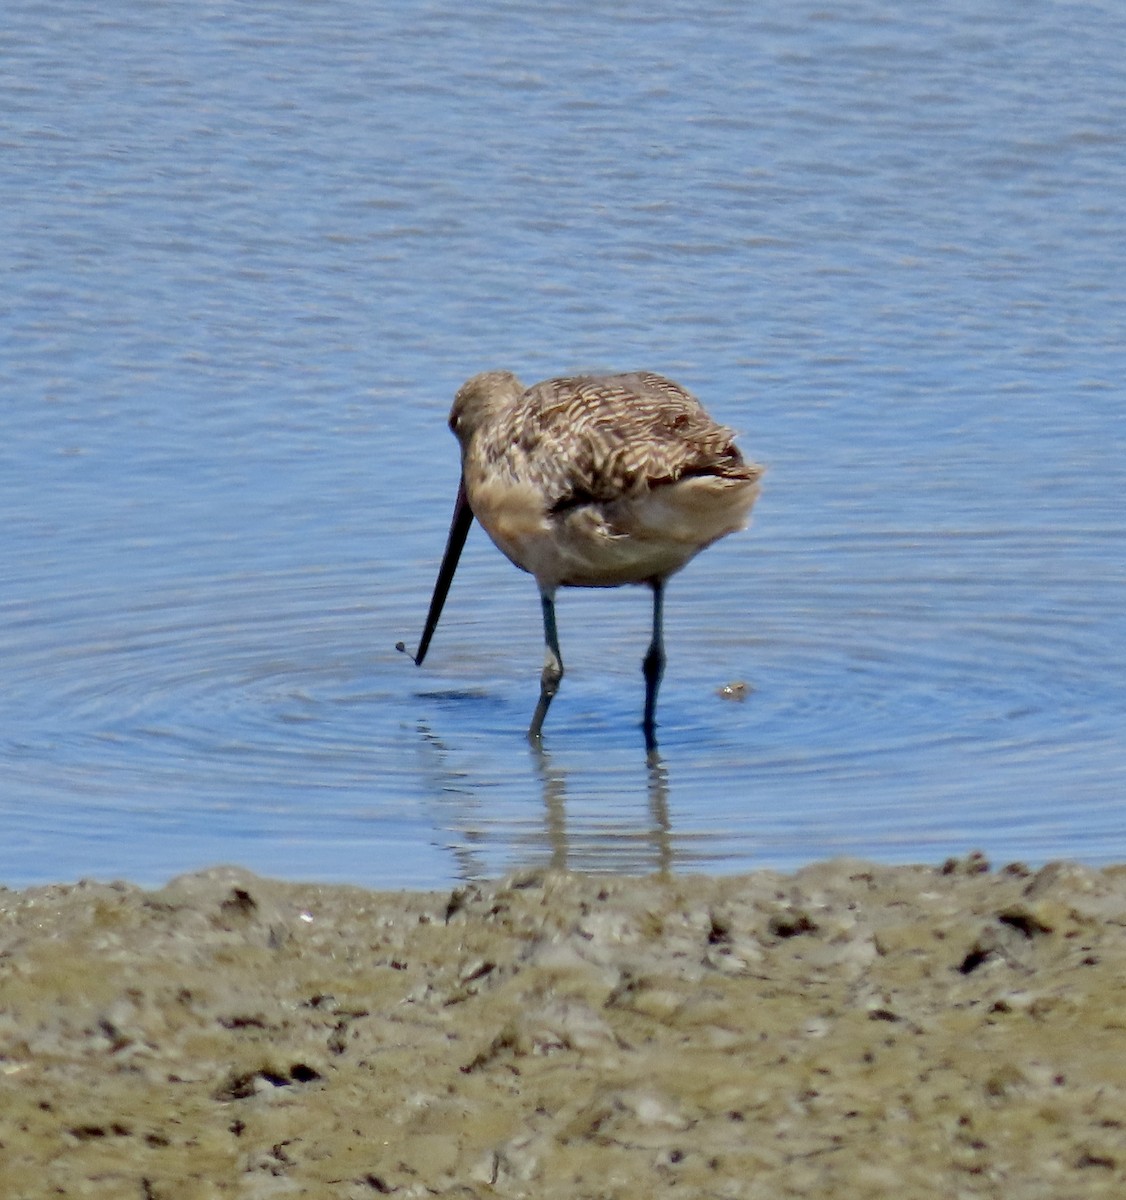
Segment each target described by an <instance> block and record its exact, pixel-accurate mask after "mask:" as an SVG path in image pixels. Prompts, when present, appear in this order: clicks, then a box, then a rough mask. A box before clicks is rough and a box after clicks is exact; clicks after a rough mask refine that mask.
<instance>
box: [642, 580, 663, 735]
mask: <svg viewBox="0 0 1126 1200" xmlns="http://www.w3.org/2000/svg"><path fill="white" fill-rule="evenodd" d="M649 586H650V587H651V588H652V589H653V640H652V641H651V642H650V643H649V649H648V650H646V652H645V658H644V659H643V660H642V662H641V670H642V673H643V674H644V676H645V718H644V720H643V721H642V722H641V728H642V729H643V730H644V731H645V746H646V749H648V750H655V749H656V747H657V734H656V729H657V721H656V716H657V689H658V688H659V687H660V686H661V676H662V675H664V673H665V642H664V635H663V632H662V628H661V626H662V622H663V616H664V603H665V581H664V580H663V579H651V580H650V581H649Z"/></svg>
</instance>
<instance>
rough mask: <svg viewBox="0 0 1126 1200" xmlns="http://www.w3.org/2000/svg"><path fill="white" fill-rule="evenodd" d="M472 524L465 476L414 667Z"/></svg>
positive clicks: (435, 622) (435, 621)
mask: <svg viewBox="0 0 1126 1200" xmlns="http://www.w3.org/2000/svg"><path fill="white" fill-rule="evenodd" d="M472 524H473V510H472V509H471V508H470V507H469V497H468V496H466V494H465V479H464V478H463V479H462V480H461V482H460V484H459V485H458V489H457V500H455V501H454V515H453V518H452V519H451V520H450V535H449V537H448V538H447V539H446V552H445V554H443V555H442V565H441V566H440V567H439V568H438V578H437V579H436V580H435V581H434V595H433V596H431V597H430V611H429V612H428V613H427V614H426V624H425V626H423V629H422V640H421V641H420V642H419V643H418V653H417V654H416V655H415V656H414V661H415V664H416V665H417V666H420V667H421V666H422V660H423V659H424V658H425V657H426V651H427V650H428V649H429V648H430V639H431V638H432V637H433V636H434V630H435V629H436V628H437V625H438V618H439V617H440V616H441V615H442V606H443V605H444V604H445V603H446V594H447V593H448V592H449V590H450V584H451V583H453V579H454V572H455V571H456V570H457V560H458V559H459V558H460V557H461V548H462V547H463V546H464V545H465V539H466V538H467V537H468V536H469V527H470V525H472Z"/></svg>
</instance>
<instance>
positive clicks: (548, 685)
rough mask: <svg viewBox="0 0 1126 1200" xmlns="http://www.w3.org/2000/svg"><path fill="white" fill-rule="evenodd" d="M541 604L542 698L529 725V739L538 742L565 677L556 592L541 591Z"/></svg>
mask: <svg viewBox="0 0 1126 1200" xmlns="http://www.w3.org/2000/svg"><path fill="white" fill-rule="evenodd" d="M540 604H541V605H542V606H543V641H544V656H543V674H542V675H541V676H540V700H539V703H538V704H537V705H536V711H535V712H534V713H533V714H532V723H531V725H530V726H529V727H528V739H529V740H530V741H533V742H538V741H539V740H540V738H541V737H542V735H543V719H544V717H546V716H547V710H548V708H549V707H550V706H551V702H552V700H554V699H555V693H556V692H557V691H559V681H560V680H561V679H562V678H563V655H562V654H561V653H560V652H559V633H558V631H557V630H556V628H555V592H554V591H550V592H546V591H541V592H540Z"/></svg>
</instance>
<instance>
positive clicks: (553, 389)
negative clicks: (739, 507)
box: [454, 372, 761, 509]
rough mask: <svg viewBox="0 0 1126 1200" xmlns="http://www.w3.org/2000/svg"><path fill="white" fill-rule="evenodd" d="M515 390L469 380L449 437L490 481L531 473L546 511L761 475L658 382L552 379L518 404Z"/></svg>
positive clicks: (693, 404) (671, 386)
mask: <svg viewBox="0 0 1126 1200" xmlns="http://www.w3.org/2000/svg"><path fill="white" fill-rule="evenodd" d="M471 385H472V386H471ZM517 387H518V384H517V381H516V380H515V377H513V376H511V375H505V374H503V373H500V372H491V373H489V375H488V376H477V377H475V378H474V380H471V381H470V384H467V385H466V388H463V389H462V392H461V393H459V401H460V402H461V408H462V417H463V419H461V420H460V421H459V422H457V423H456V424H454V429H455V432H457V433H458V436H459V438H461V439H462V448H463V454H464V455H470V456H472V457H473V458H474V459H476V460H477V461H478V462H480V463H481V464H482V465H483V466H486V465H487V468H488V469H489V470H491V471H495V470H497V469H500V470H507V471H508V472H510V473H511V474H512V475H513V476H514V477H526V476H527V473H528V469H529V467H530V466H531V464H534V474H535V476H536V483H537V486H538V487H539V488H540V489H541V490H542V491H543V494H544V496H545V499H547V500H548V507H549V508H554V509H559V508H562V507H566V506H568V505H571V504H581V503H589V502H596V503H597V502H607V501H612V500H618V499H621V498H623V497H628V496H630V495H636V494H638V493H640V492H643V491H645V490H648V489H650V488H653V487H658V486H660V485H662V484H666V483H673V482H675V481H677V480H678V479H682V478H684V477H685V476H691V475H703V474H708V475H714V476H718V477H721V478H730V479H739V480H752V479H755V478H757V477H758V475H759V474H760V473H761V469H760V468H758V467H757V466H755V465H754V464H749V463H747V462H745V461H744V459H743V456H742V455H741V454H740V452H739V450H738V448H737V447H736V446H735V444H734V437H735V434H734V431H733V430H731V429H728V428H727V427H726V426H723V425H719V424H717V423H716V422H715V421H713V420H712V419H711V417H709V416H708V414H707V413H706V412H705V411H704V409H703V406H702V405H701V404H700V402H699V401H698V400H697V399H696V398H695V397H694V396H693V395H692V394H691V393H690V392H687V391H685V389H684V388H682V387H680V386H679V385H678V384H676V383H673V381H672V380H671V379H666V378H664V376H661V375H656V374H653V373H651V372H634V373H629V374H622V375H603V376H575V377H571V378H566V379H550V380H547V381H545V382H544V383H538V384H536V385H535V386H534V387H531V388H529V389H527V391H524V392H522V393H521V394H520V395H519V396H517ZM467 389H468V390H467ZM498 400H499V401H500V403H499V404H498V403H497V401H498ZM457 407H458V406H457V404H455V410H456V409H457ZM475 408H476V409H483V408H487V409H488V417H489V419H488V420H478V419H476V417H475V412H474V409H475Z"/></svg>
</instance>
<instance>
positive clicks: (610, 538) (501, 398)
mask: <svg viewBox="0 0 1126 1200" xmlns="http://www.w3.org/2000/svg"><path fill="white" fill-rule="evenodd" d="M450 429H452V430H453V432H454V434H455V436H456V437H457V440H458V441H459V442H460V444H461V485H460V487H459V488H458V495H457V503H456V504H455V506H454V515H453V520H452V522H451V524H450V533H449V539H448V541H447V543H446V551H445V554H444V556H443V558H442V565H441V567H440V568H439V571H438V578H437V581H436V582H435V584H434V594H433V597H432V598H431V601H430V610H429V612H428V613H427V616H426V624H425V627H424V628H423V631H422V640H421V641H420V642H419V645H418V652H417V654H415V656H414V661H415V662H416V663H417V664H419V665H420V666H421V664H422V660H423V659H424V658H425V657H426V651H427V649H428V648H429V646H430V638H431V636H432V635H433V633H434V629H435V627H436V626H437V624H438V618H439V617H440V616H441V613H442V606H443V604H444V603H445V600H446V594H447V592H448V591H449V588H450V583H451V582H452V580H453V576H454V571H455V570H456V569H457V561H458V557H459V555H460V554H461V549H462V546H464V544H465V538H466V536H467V534H468V533H469V527H470V525H471V524H472V523H473V518H474V517H476V518H477V519H478V520H479V521H480V522H481V524H482V525H483V526H484V528H485V532H486V533H487V534H488V535H489V537H490V538H492V540H493V542H494V543H495V544H496V546H497V547H498V548H499V549H500V551H501V552H502V553H503V554H504V555H506V556H507V557H508V558H509V559H510V560H511V561H512V562H513V563H515V564H516V566H518V567H519V568H520V569H521V570H522V571H527V572H529V574H531V575H534V576H535V580H536V583H537V584H538V585H539V590H540V600H541V603H542V606H543V632H544V642H545V644H546V653H545V657H544V667H543V674H542V676H541V678H540V698H539V703H538V704H537V705H536V710H535V713H534V714H533V716H532V724H531V726H530V728H529V729H528V737H529V738H531V739H532V740H533V741H536V742H538V741H539V739H540V736H541V732H542V729H543V720H544V717H545V716H546V714H547V710H548V707H549V706H550V704H551V701H552V699H553V697H554V696H555V693H556V691H557V690H558V688H559V681H560V680H561V679H562V678H563V657H562V655H561V653H560V651H559V635H558V632H557V630H556V626H555V593H556V590H557V589H558V588H560V587H617V586H618V585H619V584H623V583H645V584H648V585H649V587H650V588H651V589H652V591H653V637H652V641H651V642H650V644H649V649H648V651H647V652H646V654H645V658H644V660H643V662H642V671H643V673H644V676H645V714H644V720H643V722H642V728H643V729H644V730H645V740H646V744H647V745H648V746H649V747H650V749H652V748H653V747H654V746H655V745H656V738H655V735H654V730H655V726H656V722H655V712H656V707H657V689H658V688H659V687H660V683H661V676H662V674H663V673H664V668H665V650H664V643H663V638H662V630H661V622H662V604H663V600H664V587H665V581H666V580H667V579H668V578H669V576H670V575H672V574H674V573H675V572H676V571H679V570H680V568H681V567H683V566H684V565H685V563H687V562H688V561H689V560H690V559H691V558H693V557H695V555H697V554H699V552H700V551H701V550H703V549H704V548H705V547H707V546H710V545H711V544H712V542H714V541H717V540H718V539H719V538H721V537H724V536H725V535H726V534H729V533H733V532H734V531H735V530H737V529H742V528H743V527H744V526H745V525H746V523H747V518H748V515H749V514H750V511H751V506H752V505H753V504H754V502H755V497H756V496H757V495H758V490H759V477H760V476H761V474H762V468H761V467H759V466H757V465H755V464H754V463H749V462H747V461H745V460H744V458H743V456H742V455H741V454H740V453H739V450H738V448H737V447H736V446H735V443H734V437H735V434H734V432H733V431H732V430H730V429H727V428H725V427H724V426H723V425H717V424H716V422H715V421H713V420H712V419H711V417H709V416H708V414H707V413H706V412H705V411H704V409H703V407H702V405H701V404H700V402H699V401H698V400H697V399H696V398H695V396H693V395H691V394H690V393H689V392H686V391H685V390H684V389H683V388H682V387H680V386H678V385H677V384H675V383H673V382H672V380H671V379H665V378H664V377H663V376H661V375H654V374H651V373H649V372H646V371H639V372H637V373H634V374H628V375H597V376H595V375H592V376H580V377H576V378H572V379H549V380H546V381H545V382H544V383H537V384H536V385H535V386H534V387H531V388H528V389H527V390H525V388H524V385H523V384H522V383H521V382H520V381H519V380H518V379H517V378H516V376H515V375H513V374H511V373H510V372H508V371H486V372H485V373H484V374H481V375H475V376H474V377H473V378H472V379H470V380H469V382H468V383H466V384H464V385H463V386H462V387H461V389H460V390H459V391H458V393H457V396H456V398H455V399H454V404H453V408H452V409H451V411H450ZM398 648H399V649H400V650H405V647H404V646H403V644H402V643H401V642H400V643H399V646H398Z"/></svg>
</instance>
